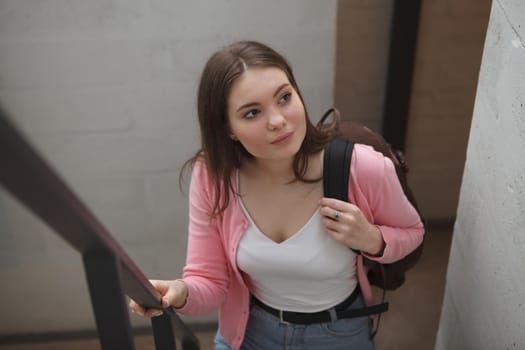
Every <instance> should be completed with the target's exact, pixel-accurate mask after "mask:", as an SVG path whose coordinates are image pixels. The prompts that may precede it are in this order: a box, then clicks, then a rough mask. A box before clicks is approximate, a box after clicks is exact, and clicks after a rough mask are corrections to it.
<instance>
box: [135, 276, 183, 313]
mask: <svg viewBox="0 0 525 350" xmlns="http://www.w3.org/2000/svg"><path fill="white" fill-rule="evenodd" d="M150 283H151V284H152V285H153V287H155V289H156V290H157V291H158V292H159V293H160V295H161V300H160V302H161V304H162V306H163V307H164V308H167V307H170V306H173V307H175V308H179V307H182V306H184V304H186V298H187V297H188V287H187V286H186V284H185V283H184V281H182V280H173V281H162V280H150ZM129 307H130V309H131V311H132V312H134V313H137V314H139V315H141V316H144V317H148V318H150V317H155V316H160V315H162V310H159V309H154V308H149V309H147V308H145V307H143V306H141V305H139V304H137V303H136V302H135V301H134V300H131V299H130V302H129Z"/></svg>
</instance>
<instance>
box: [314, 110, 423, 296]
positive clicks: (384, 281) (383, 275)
mask: <svg viewBox="0 0 525 350" xmlns="http://www.w3.org/2000/svg"><path fill="white" fill-rule="evenodd" d="M332 113H333V114H334V118H335V122H334V123H332V124H331V125H332V127H331V128H329V126H328V124H326V123H325V121H326V119H327V118H328V116H329V115H330V114H332ZM317 127H318V128H320V129H325V130H328V131H330V132H331V133H333V135H334V136H337V137H338V139H335V140H334V141H335V142H334V141H332V142H331V143H330V144H329V145H328V146H327V148H326V150H325V167H324V171H325V174H324V176H323V179H324V187H325V195H327V196H330V197H334V198H338V197H339V199H342V200H345V201H348V196H347V194H348V176H349V175H350V174H348V172H349V164H350V157H351V150H350V151H348V149H347V150H346V151H345V150H344V147H345V145H346V147H353V143H361V144H366V145H370V146H372V147H373V148H374V149H375V150H376V151H378V152H381V153H382V154H383V155H385V156H386V157H388V158H390V159H391V160H392V162H393V163H394V166H395V169H396V173H397V177H398V179H399V182H400V184H401V186H402V188H403V191H404V192H405V195H406V197H407V199H408V200H409V201H410V203H411V204H412V205H413V206H414V208H415V209H416V210H417V212H418V214H419V215H420V216H421V213H420V211H419V208H418V205H417V203H416V200H415V198H414V195H413V193H412V190H411V189H410V187H409V186H408V183H407V178H406V173H407V172H408V166H407V164H406V162H405V157H404V155H403V153H402V152H401V151H396V150H393V149H392V148H391V147H390V145H389V144H388V143H387V142H386V141H385V140H384V139H383V137H382V136H381V135H379V134H378V133H376V132H374V131H372V130H370V129H369V128H367V127H366V126H364V125H362V124H360V123H357V122H352V121H346V120H345V121H343V120H341V117H340V114H339V111H338V110H337V109H335V108H332V109H329V110H328V111H327V112H326V113H325V114H324V115H323V117H322V118H321V120H320V121H319V122H318V123H317ZM338 140H339V141H338ZM348 141H351V142H348ZM350 149H351V148H350ZM345 153H346V154H345ZM345 158H346V159H345ZM344 164H346V166H345V165H344ZM330 169H332V170H330ZM345 169H348V170H345ZM345 171H346V172H347V173H346V174H345ZM337 180H339V181H337ZM327 192H328V193H327ZM422 251H423V243H421V245H419V246H418V247H417V248H416V249H415V250H414V251H412V252H411V253H410V254H408V255H407V256H405V257H404V258H402V259H401V260H398V261H396V262H393V263H390V264H380V263H378V262H375V261H372V260H369V259H366V258H364V257H363V258H364V264H365V266H366V267H367V268H368V280H369V281H370V283H371V284H372V285H375V286H378V287H380V288H383V289H389V290H394V289H397V288H399V287H400V286H401V285H402V284H403V283H404V282H405V272H406V271H407V270H409V269H410V268H412V267H413V266H414V265H415V264H416V262H417V261H418V260H419V258H420V256H421V253H422Z"/></svg>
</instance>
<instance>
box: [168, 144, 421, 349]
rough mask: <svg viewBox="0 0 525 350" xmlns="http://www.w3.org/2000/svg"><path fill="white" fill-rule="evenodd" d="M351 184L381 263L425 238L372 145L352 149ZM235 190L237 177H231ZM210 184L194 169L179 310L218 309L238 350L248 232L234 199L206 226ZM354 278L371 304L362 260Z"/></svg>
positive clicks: (244, 312) (200, 167)
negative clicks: (379, 240) (377, 240)
mask: <svg viewBox="0 0 525 350" xmlns="http://www.w3.org/2000/svg"><path fill="white" fill-rule="evenodd" d="M350 171H351V174H352V176H350V183H349V192H350V193H349V195H350V196H349V198H350V201H351V202H352V203H354V204H356V205H357V206H358V207H359V208H360V209H361V211H362V212H363V213H364V215H365V216H366V218H367V219H368V220H369V222H371V223H374V224H375V225H377V226H378V227H379V229H380V230H381V233H382V235H383V239H384V241H385V243H386V246H385V250H384V253H383V255H382V256H380V257H369V258H370V259H374V260H377V261H379V262H383V263H389V262H393V261H396V260H398V259H400V258H402V257H403V256H405V255H406V254H408V253H410V252H411V251H412V250H414V249H415V248H416V247H417V246H418V245H419V244H420V242H421V241H422V239H423V231H424V229H423V224H422V223H421V221H420V218H419V215H418V214H417V212H416V211H415V209H414V208H413V207H412V205H411V204H410V202H408V200H407V199H406V197H405V195H404V193H403V190H402V189H401V186H400V184H399V182H398V179H397V176H396V173H395V168H394V165H393V164H392V162H391V160H390V159H388V158H386V157H383V155H382V154H380V153H377V152H376V151H374V150H373V149H372V148H371V147H370V146H365V145H359V144H356V145H355V147H354V152H353V155H352V163H351V169H350ZM232 181H233V184H234V186H235V187H236V183H237V180H236V176H234V174H232ZM214 192H215V190H214V185H213V183H212V181H211V180H210V178H209V176H208V173H207V170H206V167H205V165H204V163H203V162H197V163H196V164H195V167H194V168H193V173H192V177H191V184H190V194H189V199H190V208H189V215H190V217H189V239H188V251H187V261H186V266H185V268H184V282H185V283H186V284H187V286H188V290H189V295H188V299H187V302H186V304H185V305H184V306H183V307H182V308H180V309H179V310H178V311H179V312H180V313H183V314H188V315H203V314H208V313H210V312H211V311H213V310H214V309H216V308H217V307H220V309H219V328H220V331H221V334H222V335H223V336H224V337H225V338H226V340H227V341H228V343H229V344H230V345H231V347H232V348H233V349H234V350H237V349H239V348H240V346H241V344H242V341H243V339H244V332H245V329H246V324H247V321H248V314H249V303H250V292H249V290H248V287H247V286H246V283H245V281H244V279H243V272H241V271H240V270H239V267H238V266H237V249H238V247H239V242H240V240H241V238H242V236H243V234H244V233H245V232H246V229H247V227H248V219H247V218H246V216H245V215H244V213H243V211H242V208H241V206H240V204H239V200H238V198H237V196H236V195H234V194H231V195H230V204H229V206H228V208H227V209H226V210H225V211H224V212H223V213H222V214H221V215H220V216H219V217H217V218H216V219H214V220H212V221H210V219H209V217H210V215H209V213H210V212H211V209H212V205H213V198H214ZM357 277H358V280H359V284H360V287H361V290H362V292H363V296H364V299H365V302H366V303H367V304H368V305H370V304H371V303H372V291H371V288H370V284H369V283H368V281H367V278H366V271H365V268H364V266H363V259H362V257H361V256H358V258H357Z"/></svg>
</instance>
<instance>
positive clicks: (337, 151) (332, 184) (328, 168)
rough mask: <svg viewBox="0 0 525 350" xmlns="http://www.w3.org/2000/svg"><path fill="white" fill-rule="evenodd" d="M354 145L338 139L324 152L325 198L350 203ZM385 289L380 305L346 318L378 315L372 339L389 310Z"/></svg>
mask: <svg viewBox="0 0 525 350" xmlns="http://www.w3.org/2000/svg"><path fill="white" fill-rule="evenodd" d="M353 150H354V143H353V142H352V141H350V140H347V139H342V138H336V139H334V140H332V141H331V142H329V143H328V144H327V145H326V147H325V150H324V161H323V190H324V195H325V197H330V198H336V199H339V200H342V201H345V202H349V198H348V182H349V178H350V163H351V161H352V152H353ZM352 250H353V251H354V252H355V253H356V254H361V252H360V251H359V250H356V249H352ZM385 292H386V291H385V289H383V296H382V300H381V303H380V304H377V305H371V306H366V307H364V308H362V309H358V310H351V311H350V310H349V311H348V313H347V314H346V313H345V315H344V316H345V317H359V316H368V315H373V314H378V315H379V317H378V319H377V326H376V329H375V331H373V332H372V334H371V335H370V338H371V339H372V338H374V336H375V335H376V333H377V330H378V329H379V323H380V321H381V314H382V313H383V312H385V311H387V310H388V303H387V302H385Z"/></svg>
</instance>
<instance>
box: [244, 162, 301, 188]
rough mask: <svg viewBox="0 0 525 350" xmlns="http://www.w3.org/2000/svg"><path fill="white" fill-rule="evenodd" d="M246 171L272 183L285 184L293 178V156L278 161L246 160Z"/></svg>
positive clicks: (253, 176) (252, 175)
mask: <svg viewBox="0 0 525 350" xmlns="http://www.w3.org/2000/svg"><path fill="white" fill-rule="evenodd" d="M246 165H247V167H246V169H245V170H246V173H247V175H249V176H250V177H252V178H257V179H261V180H263V179H264V181H265V182H269V183H271V184H273V185H287V184H289V183H290V182H292V181H293V180H294V179H295V174H294V171H293V158H290V159H283V160H279V161H265V160H260V159H252V160H250V161H249V162H247V164H246Z"/></svg>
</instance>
